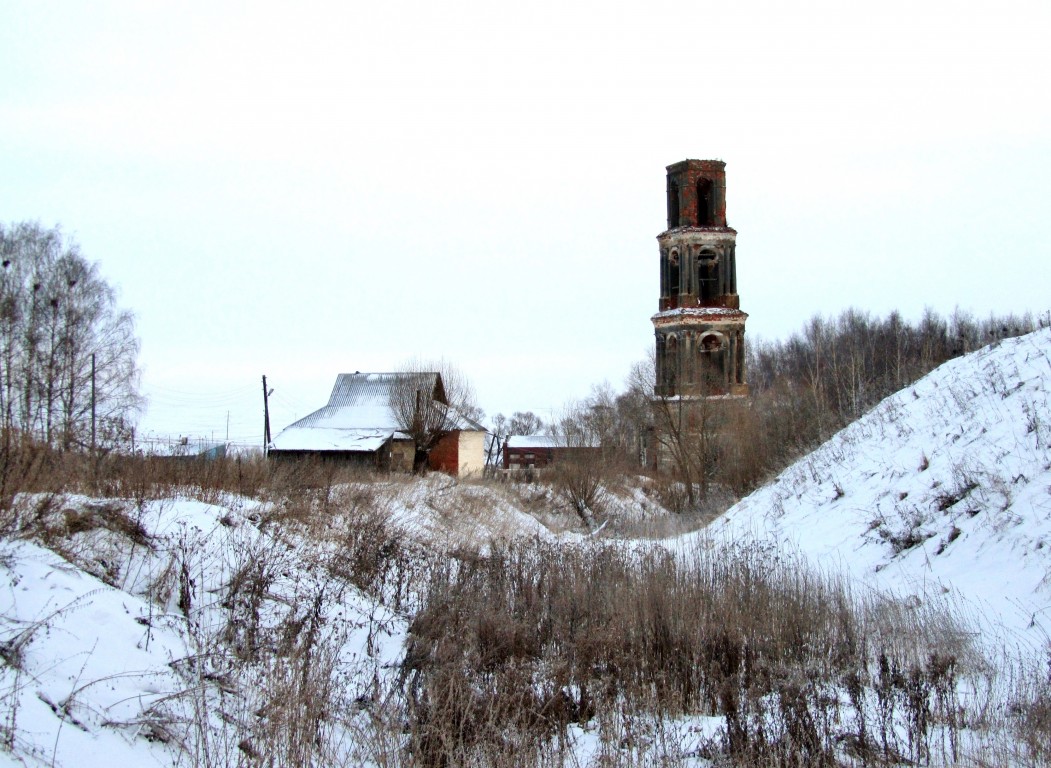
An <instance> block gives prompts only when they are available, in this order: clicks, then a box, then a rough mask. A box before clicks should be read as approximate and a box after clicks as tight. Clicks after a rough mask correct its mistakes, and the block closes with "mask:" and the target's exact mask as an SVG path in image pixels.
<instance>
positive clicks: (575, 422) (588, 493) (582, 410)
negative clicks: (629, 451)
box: [548, 401, 609, 528]
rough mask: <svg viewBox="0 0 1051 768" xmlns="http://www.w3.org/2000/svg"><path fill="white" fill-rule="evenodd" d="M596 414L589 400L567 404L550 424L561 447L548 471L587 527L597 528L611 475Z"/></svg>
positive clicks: (560, 494) (558, 489)
mask: <svg viewBox="0 0 1051 768" xmlns="http://www.w3.org/2000/svg"><path fill="white" fill-rule="evenodd" d="M594 416H595V413H594V411H593V410H592V409H591V408H589V406H588V404H587V402H586V401H585V402H583V403H573V404H570V405H569V406H567V407H566V408H565V410H564V411H563V413H562V415H561V416H560V417H559V418H558V420H557V421H556V422H555V423H554V425H553V426H552V427H551V432H552V435H553V436H554V437H556V438H557V439H558V442H559V443H560V444H561V447H560V450H559V457H558V459H557V460H555V461H554V462H553V463H552V465H551V467H550V469H549V471H548V477H549V478H550V480H551V483H552V486H553V487H554V488H555V490H556V492H557V493H558V494H559V496H561V497H562V498H563V500H565V501H566V503H568V504H569V505H570V506H571V507H572V508H573V511H574V512H576V513H577V514H578V515H579V516H580V519H581V520H582V521H583V522H584V524H585V525H587V526H588V528H594V525H595V513H596V512H598V511H600V510H599V507H600V506H601V502H602V495H603V491H604V488H603V485H604V482H605V480H606V478H607V477H608V475H609V473H608V462H607V461H606V457H605V455H604V453H603V447H602V436H601V433H600V431H599V423H598V422H597V421H596V419H595V418H594Z"/></svg>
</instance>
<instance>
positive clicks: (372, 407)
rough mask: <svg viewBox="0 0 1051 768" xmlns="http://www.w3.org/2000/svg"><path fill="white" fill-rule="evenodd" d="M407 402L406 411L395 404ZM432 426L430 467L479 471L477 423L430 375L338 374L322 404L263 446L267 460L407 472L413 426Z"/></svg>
mask: <svg viewBox="0 0 1051 768" xmlns="http://www.w3.org/2000/svg"><path fill="white" fill-rule="evenodd" d="M406 402H408V403H410V404H412V405H411V406H410V408H411V409H415V413H414V412H413V410H409V411H408V412H402V411H404V408H401V407H399V406H400V405H404V404H405V403H406ZM423 427H426V428H427V429H430V430H432V431H434V433H435V435H434V436H435V438H436V442H435V443H434V444H433V446H432V447H430V449H429V451H428V453H427V456H426V459H427V466H428V467H429V468H430V469H435V470H439V471H442V472H447V473H449V474H452V475H457V476H463V475H470V474H474V473H476V472H481V471H482V469H483V467H484V463H485V459H484V446H485V428H484V427H482V426H481V425H480V424H478V423H477V422H475V421H473V420H471V419H469V418H467V417H465V416H463V415H462V414H459V413H457V412H456V411H455V409H454V408H452V407H451V406H450V405H449V403H448V402H447V400H446V397H445V388H444V386H443V384H442V379H441V375H440V374H438V373H433V372H432V373H417V372H409V373H403V372H397V373H361V372H355V373H341V374H339V375H338V376H337V377H336V383H335V385H333V387H332V393H331V394H330V395H329V398H328V404H327V405H325V406H324V407H322V408H319V409H318V410H316V411H314V412H313V413H311V414H310V415H308V416H305V417H303V418H302V419H300V420H299V421H296V422H295V423H293V424H290V425H289V426H287V427H286V428H285V429H283V430H281V432H279V433H278V434H277V435H276V436H275V437H274V439H273V440H272V441H271V443H270V445H269V446H268V451H267V453H268V455H269V456H270V457H271V458H273V459H275V460H289V459H301V458H320V459H327V460H332V461H340V462H345V463H347V464H357V465H360V466H365V467H370V468H375V469H385V470H392V471H411V470H412V469H413V466H414V459H415V456H416V448H417V439H416V438H417V436H418V434H417V433H418V431H419V430H420V429H421V428H423Z"/></svg>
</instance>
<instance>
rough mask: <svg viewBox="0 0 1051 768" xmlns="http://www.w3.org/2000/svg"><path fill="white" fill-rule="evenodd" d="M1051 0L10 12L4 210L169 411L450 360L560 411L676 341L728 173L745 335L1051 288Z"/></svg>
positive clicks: (152, 419) (165, 423) (241, 430)
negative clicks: (123, 331) (664, 287)
mask: <svg viewBox="0 0 1051 768" xmlns="http://www.w3.org/2000/svg"><path fill="white" fill-rule="evenodd" d="M1049 40H1051V3H1048V2H1047V0H1039V1H1037V2H1015V1H1013V0H999V1H998V2H967V1H966V0H963V1H961V0H954V1H953V2H941V1H940V0H939V1H938V2H923V1H922V0H910V1H909V2H897V1H894V0H891V1H890V2H880V3H865V4H861V3H850V2H843V1H842V0H836V1H835V2H823V3H801V4H788V3H783V2H765V3H764V2H719V3H708V2H661V0H656V1H654V0H650V1H649V2H646V3H626V2H616V1H615V0H613V1H611V0H604V1H603V2H572V0H569V1H568V2H567V1H566V0H562V2H548V1H547V0H541V1H540V2H535V1H534V2H528V3H521V2H518V3H502V2H497V1H494V0H486V1H485V2H444V3H437V2H416V1H415V0H410V1H399V0H395V1H393V2H391V1H389V0H388V1H387V2H368V3H364V2H350V3H348V2H340V3H309V2H303V3H271V2H251V3H249V2H243V3H232V2H215V1H214V0H211V1H210V2H207V3H193V2H189V3H186V2H184V3H178V4H176V3H153V2H151V3H142V2H132V1H131V0H128V1H127V2H105V1H99V0H95V1H93V2H91V3H84V2H79V1H74V0H70V1H69V2H47V1H44V2H41V1H39V0H34V1H32V2H30V1H28V0H27V1H25V2H22V1H21V0H15V1H13V2H12V1H10V0H8V1H7V2H3V3H2V4H0V148H2V150H0V221H4V222H6V223H12V222H16V221H21V220H26V219H32V220H38V221H40V222H41V223H42V224H44V225H45V226H51V225H54V224H60V225H61V226H62V228H63V230H64V231H65V232H66V233H67V234H69V235H70V236H72V237H73V238H75V240H76V241H77V242H78V243H79V244H80V246H81V249H82V251H83V252H84V254H85V255H86V256H87V257H88V258H90V259H92V260H96V261H98V262H99V263H100V265H101V269H102V272H103V274H104V275H105V276H106V277H107V278H108V279H109V280H110V281H111V282H112V283H113V284H115V285H116V286H118V288H119V289H120V295H121V303H122V305H123V306H125V307H127V308H129V309H131V310H133V311H134V312H135V313H136V315H137V318H138V331H139V335H140V337H141V339H142V354H141V358H140V359H141V364H142V368H143V379H142V384H143V389H144V391H145V393H146V394H147V395H148V396H149V397H150V400H151V406H150V409H149V411H148V412H147V414H146V415H145V417H144V418H143V420H142V422H141V428H140V431H141V432H144V433H145V432H153V433H163V434H167V433H175V434H180V433H181V434H192V435H199V434H203V435H205V436H208V435H210V434H214V435H215V436H216V437H221V436H225V434H226V424H227V413H229V415H230V436H231V438H232V439H235V440H258V438H259V435H260V434H261V432H262V413H261V411H262V396H261V391H260V389H261V383H260V376H261V375H262V374H266V375H267V377H268V380H269V383H270V385H271V386H273V387H274V388H275V393H274V397H273V400H272V410H273V421H272V424H273V427H274V430H275V432H276V431H277V430H278V429H280V428H281V427H284V426H285V425H287V424H288V423H289V422H290V421H292V420H293V419H294V418H296V417H301V416H304V415H306V413H308V412H309V411H311V410H314V409H315V408H317V407H320V406H321V405H323V404H324V402H325V400H326V399H327V396H328V392H329V389H330V388H331V386H332V383H333V381H334V380H335V376H336V374H337V373H339V372H344V371H355V370H361V371H369V370H390V369H392V368H396V367H397V366H398V365H400V364H401V363H403V362H404V361H406V360H407V359H409V358H411V357H413V356H421V357H428V358H436V357H444V358H446V359H448V360H450V361H452V362H453V363H455V364H456V365H458V366H459V367H460V368H461V369H462V370H463V372H464V373H465V374H466V375H467V376H468V378H470V379H471V380H472V381H473V383H474V385H475V388H476V390H477V393H478V398H479V404H480V405H481V407H482V408H484V409H485V411H486V412H487V414H489V415H492V414H494V413H496V412H497V411H503V412H504V413H510V412H511V411H514V410H534V411H536V412H538V413H540V414H541V415H546V414H547V413H548V409H558V408H560V407H561V406H562V405H563V404H564V403H565V402H566V401H567V400H570V399H574V398H581V397H584V396H586V395H587V394H588V392H589V390H590V388H591V386H592V385H594V384H598V383H601V382H602V381H604V380H606V381H609V382H610V383H611V384H612V385H613V386H614V387H615V388H619V387H620V386H621V384H622V382H623V379H624V377H625V376H626V374H627V372H628V370H629V368H630V367H631V365H632V364H633V363H634V362H635V361H637V360H639V359H641V358H643V357H644V356H645V355H646V354H647V351H648V350H649V348H650V347H651V346H652V343H653V328H652V325H651V323H650V316H651V315H652V314H653V313H654V312H655V311H656V310H657V293H658V273H657V264H658V251H657V242H656V239H655V238H656V235H657V234H659V233H660V232H661V231H662V230H663V229H664V227H665V224H666V219H665V193H664V185H665V171H664V169H665V166H667V165H669V164H671V163H674V162H677V161H679V160H682V159H685V158H699V159H705V158H718V159H722V160H725V161H726V164H727V166H726V171H727V218H728V220H729V224H730V226H732V227H734V228H735V229H737V231H738V244H737V260H738V277H739V280H738V282H739V290H740V294H741V307H742V309H744V310H745V311H746V312H748V313H749V320H748V326H747V328H748V334H749V336H750V337H752V338H755V337H763V338H780V337H783V336H785V335H787V334H788V333H791V332H792V331H794V330H797V329H798V328H800V327H801V326H802V324H803V323H804V322H805V321H806V320H807V319H808V318H809V317H810V316H812V315H813V314H815V313H821V314H823V315H826V316H828V315H834V314H837V313H838V312H839V311H840V310H842V309H844V308H846V307H849V306H854V307H859V308H862V309H865V310H868V311H870V312H872V313H873V314H875V315H885V314H886V313H887V312H889V311H890V310H892V309H898V310H900V311H901V312H902V313H903V314H905V315H906V317H909V318H916V317H918V316H919V315H920V313H921V312H922V310H923V308H924V307H925V306H930V307H932V308H934V309H936V310H938V311H939V312H941V313H944V314H948V313H950V312H952V310H953V309H954V308H955V307H957V306H959V307H960V308H962V309H965V310H969V311H972V312H974V313H975V314H977V315H979V316H985V315H988V314H989V313H990V312H1005V311H1010V310H1014V311H1023V310H1031V311H1033V312H1044V311H1047V310H1048V308H1049V307H1051V290H1049V289H1048V283H1049V280H1048V273H1049V269H1048V266H1047V265H1048V256H1049V247H1048V244H1049V242H1051V214H1049V204H1051V195H1049V193H1048V188H1047V184H1048V179H1051V97H1049V92H1051V44H1049V42H1048V41H1049Z"/></svg>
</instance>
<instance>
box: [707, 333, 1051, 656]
mask: <svg viewBox="0 0 1051 768" xmlns="http://www.w3.org/2000/svg"><path fill="white" fill-rule="evenodd" d="M1049 381H1051V329H1043V330H1040V331H1037V332H1035V333H1032V334H1029V335H1027V336H1023V337H1020V338H1016V339H1010V340H1005V341H1001V342H999V343H996V344H993V345H991V346H989V347H986V348H984V349H981V350H979V351H977V352H974V353H972V354H969V355H967V356H965V357H962V358H958V359H956V360H953V361H951V362H948V363H946V364H945V365H942V366H941V367H939V368H938V369H936V370H935V371H933V372H932V373H930V374H929V375H928V376H926V377H925V378H923V379H922V380H920V381H918V382H917V383H916V384H914V385H913V386H911V387H908V388H907V389H905V390H902V391H901V392H899V393H897V394H895V395H893V396H891V397H889V398H887V399H886V400H884V401H883V402H882V403H880V405H879V406H877V407H876V408H875V409H873V411H871V412H870V413H868V414H867V415H866V416H865V417H864V418H862V419H860V420H859V421H857V422H855V423H854V424H852V425H850V426H849V427H847V428H846V429H844V430H842V431H841V432H840V433H838V434H837V435H835V436H834V437H833V438H832V439H831V440H829V441H828V442H827V443H825V444H824V445H823V446H821V447H820V448H819V449H818V450H816V451H814V452H813V453H812V454H810V455H809V456H807V457H805V458H804V459H802V460H800V461H798V462H797V463H795V464H794V465H792V466H791V467H789V468H788V469H787V470H785V471H784V472H782V473H781V475H780V476H779V477H778V478H777V479H776V480H775V481H774V482H773V483H771V484H770V485H768V486H766V487H764V488H761V489H760V490H758V491H756V492H755V493H753V494H751V495H750V496H748V497H747V498H745V499H743V500H742V501H741V502H739V503H738V504H737V505H735V506H734V507H733V508H731V509H730V510H729V511H728V512H727V513H726V514H725V515H724V516H723V517H722V518H720V519H719V520H718V521H717V522H716V523H715V524H714V525H713V527H712V529H713V530H715V531H717V532H721V533H722V534H724V535H727V536H731V537H735V538H740V537H747V536H755V537H759V538H766V539H772V540H775V541H777V542H779V543H780V544H781V545H783V546H788V547H793V548H798V550H799V551H800V552H802V553H803V554H804V555H805V556H807V557H808V558H809V559H811V560H812V561H813V562H815V563H817V564H819V565H820V566H822V567H824V568H833V569H843V570H846V571H847V572H848V573H850V574H852V575H854V576H856V577H859V578H861V579H863V580H864V581H866V582H868V583H870V584H872V585H874V586H877V587H880V588H882V589H890V590H893V591H895V592H897V593H899V594H907V595H913V596H915V597H916V598H919V599H926V598H927V597H930V596H933V595H938V594H943V595H949V596H951V597H956V598H959V599H960V600H961V603H962V607H963V609H964V610H965V611H967V612H969V613H970V614H971V617H972V618H974V619H976V620H978V621H979V622H980V623H982V624H984V628H985V630H986V632H988V633H993V634H995V633H996V632H997V631H998V627H1001V626H1002V627H1003V628H1005V629H1006V630H1008V631H1009V632H1010V639H1011V641H1012V642H1014V641H1022V642H1025V643H1026V644H1032V645H1042V644H1043V643H1044V642H1045V641H1046V640H1047V639H1048V637H1049V633H1051V610H1049V609H1051V585H1049V584H1048V581H1049V574H1051V397H1049V387H1048V382H1049Z"/></svg>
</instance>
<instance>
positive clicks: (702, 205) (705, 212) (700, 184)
mask: <svg viewBox="0 0 1051 768" xmlns="http://www.w3.org/2000/svg"><path fill="white" fill-rule="evenodd" d="M713 214H714V211H713V210H712V182H711V179H698V180H697V226H698V227H710V226H712V216H713Z"/></svg>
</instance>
